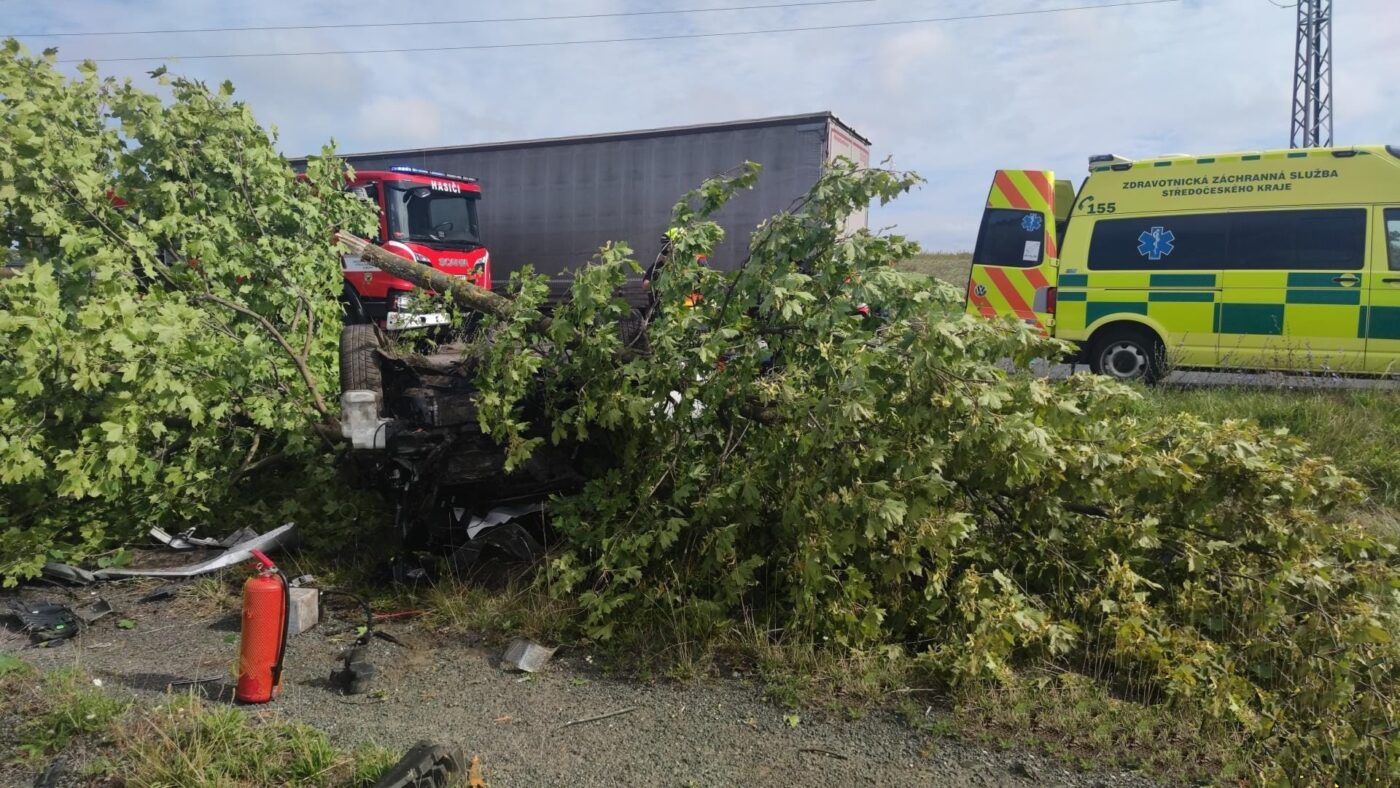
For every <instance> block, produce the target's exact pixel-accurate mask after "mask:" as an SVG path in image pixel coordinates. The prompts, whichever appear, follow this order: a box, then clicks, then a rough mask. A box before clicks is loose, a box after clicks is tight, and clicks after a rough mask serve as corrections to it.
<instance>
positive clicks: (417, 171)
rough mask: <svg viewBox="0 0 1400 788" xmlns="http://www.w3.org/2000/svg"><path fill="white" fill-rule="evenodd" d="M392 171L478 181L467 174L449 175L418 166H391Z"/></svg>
mask: <svg viewBox="0 0 1400 788" xmlns="http://www.w3.org/2000/svg"><path fill="white" fill-rule="evenodd" d="M389 171H390V172H406V173H408V174H410V175H426V176H428V177H429V178H447V179H448V180H453V181H461V182H462V183H476V178H468V177H467V176H465V175H448V174H447V173H445V172H435V171H433V170H423V169H419V168H418V167H390V168H389Z"/></svg>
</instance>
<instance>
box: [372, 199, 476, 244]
mask: <svg viewBox="0 0 1400 788" xmlns="http://www.w3.org/2000/svg"><path fill="white" fill-rule="evenodd" d="M387 185H388V187H389V188H388V193H387V194H386V197H387V198H388V199H386V200H385V209H386V212H387V213H388V218H389V237H390V238H392V239H394V240H396V241H415V242H418V243H423V244H428V245H430V246H443V247H448V248H458V249H474V248H476V247H479V246H481V245H482V244H481V229H480V227H479V226H478V225H477V220H476V201H477V196H476V195H475V194H473V193H468V192H465V191H464V192H452V191H447V190H439V189H434V188H430V187H428V186H420V185H417V184H412V183H399V184H395V183H390V184H387Z"/></svg>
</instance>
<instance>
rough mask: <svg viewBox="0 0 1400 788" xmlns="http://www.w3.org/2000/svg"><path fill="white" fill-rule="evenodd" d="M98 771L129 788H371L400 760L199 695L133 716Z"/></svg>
mask: <svg viewBox="0 0 1400 788" xmlns="http://www.w3.org/2000/svg"><path fill="white" fill-rule="evenodd" d="M115 750H116V752H114V753H113V754H111V755H107V756H105V757H103V758H101V759H100V760H98V761H97V762H96V763H94V764H93V766H92V771H93V772H94V773H97V774H101V775H104V776H110V777H117V776H120V777H121V778H122V779H123V780H124V781H125V783H126V784H128V785H151V786H156V785H170V786H176V785H296V786H340V785H372V784H373V783H374V781H375V780H376V779H378V777H379V775H380V774H382V773H383V772H384V771H385V770H387V769H388V768H389V767H390V766H392V765H393V764H394V763H395V762H396V761H397V760H398V757H399V756H398V754H396V753H394V752H391V751H389V750H386V749H384V748H382V747H378V746H373V745H370V746H361V747H358V748H356V749H354V750H352V751H349V752H345V751H342V750H338V749H336V748H335V747H333V746H332V745H331V744H330V741H329V740H328V739H327V738H326V735H325V734H324V733H321V732H320V731H318V730H316V729H314V728H311V727H310V726H307V725H302V724H300V723H287V722H279V721H268V720H255V719H254V718H252V717H250V716H249V715H248V714H246V713H244V712H243V711H241V710H239V709H235V708H231V707H228V706H222V705H214V704H210V703H207V702H205V701H202V700H200V699H199V698H198V697H196V696H193V695H184V696H173V697H171V698H170V700H169V701H168V702H167V703H164V704H161V705H158V706H154V707H151V708H144V709H141V710H138V711H135V712H134V713H133V714H132V715H131V718H130V719H129V720H127V722H126V724H125V725H124V726H123V731H122V733H121V735H120V736H119V738H118V739H117V741H116V742H115Z"/></svg>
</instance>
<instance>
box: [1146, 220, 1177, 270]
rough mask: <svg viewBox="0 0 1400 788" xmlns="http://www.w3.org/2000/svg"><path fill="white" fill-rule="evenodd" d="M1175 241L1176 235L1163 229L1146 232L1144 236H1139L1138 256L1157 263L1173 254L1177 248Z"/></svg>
mask: <svg viewBox="0 0 1400 788" xmlns="http://www.w3.org/2000/svg"><path fill="white" fill-rule="evenodd" d="M1174 241H1176V234H1175V233H1173V232H1172V231H1171V230H1168V229H1165V228H1163V227H1153V228H1152V229H1151V230H1144V231H1143V233H1142V235H1139V236H1138V254H1140V255H1142V256H1143V257H1146V258H1147V259H1148V260H1151V261H1152V262H1154V263H1155V262H1157V261H1158V260H1161V259H1162V258H1163V257H1167V256H1168V255H1170V254H1171V253H1172V250H1173V249H1175V248H1176V244H1175V243H1174Z"/></svg>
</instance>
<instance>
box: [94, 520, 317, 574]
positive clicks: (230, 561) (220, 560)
mask: <svg viewBox="0 0 1400 788" xmlns="http://www.w3.org/2000/svg"><path fill="white" fill-rule="evenodd" d="M295 529H296V526H295V524H293V523H287V524H286V525H283V526H280V527H278V528H274V529H272V530H271V531H268V532H267V533H265V534H262V535H260V536H256V537H253V538H252V539H247V540H244V541H242V542H239V543H238V544H235V545H233V546H232V547H230V548H228V549H227V550H225V551H224V552H222V553H220V554H218V555H216V556H214V557H213V558H210V559H209V560H207V561H200V562H199V563H197V564H187V565H185V566H174V567H169V568H166V569H155V568H152V569H99V570H98V571H96V572H93V573H92V575H93V577H95V578H97V579H98V580H111V579H113V578H118V577H195V576H196V575H203V574H208V573H209V572H214V571H217V570H219V569H224V568H226V567H230V566H234V565H235V564H240V563H243V562H244V561H248V560H251V559H252V557H253V553H252V551H253V550H261V551H262V552H264V553H267V552H271V551H272V550H274V549H276V548H278V547H281V546H283V545H285V544H289V543H290V542H291V541H292V539H293V538H295V536H296V530H295Z"/></svg>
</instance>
